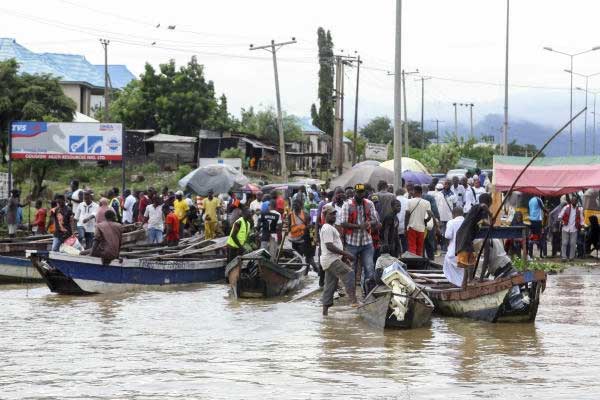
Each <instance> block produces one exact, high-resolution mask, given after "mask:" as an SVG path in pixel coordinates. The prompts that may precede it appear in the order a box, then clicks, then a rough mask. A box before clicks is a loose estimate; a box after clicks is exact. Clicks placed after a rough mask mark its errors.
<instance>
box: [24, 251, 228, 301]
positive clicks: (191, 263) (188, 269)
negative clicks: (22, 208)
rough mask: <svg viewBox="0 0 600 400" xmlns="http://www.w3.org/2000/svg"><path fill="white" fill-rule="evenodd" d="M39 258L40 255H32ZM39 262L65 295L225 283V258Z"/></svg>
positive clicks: (57, 256)
mask: <svg viewBox="0 0 600 400" xmlns="http://www.w3.org/2000/svg"><path fill="white" fill-rule="evenodd" d="M32 257H36V255H35V254H34V255H32ZM40 261H41V260H37V261H36V262H35V265H36V268H37V269H38V271H40V273H41V274H42V276H43V277H44V280H45V281H46V283H47V284H48V287H49V288H50V290H52V291H53V292H57V293H63V294H93V293H122V292H128V291H137V290H153V289H157V288H164V287H170V286H181V285H189V284H194V283H204V282H216V281H220V280H223V277H224V270H225V261H226V260H225V259H222V258H219V259H210V260H183V259H182V260H175V261H174V260H168V261H166V260H147V259H125V260H123V262H122V263H121V262H119V261H118V260H115V261H113V262H111V263H110V264H109V265H104V264H102V261H101V260H100V259H99V258H96V257H87V256H72V255H67V254H63V253H53V252H50V253H48V255H47V257H45V258H44V259H43V262H40Z"/></svg>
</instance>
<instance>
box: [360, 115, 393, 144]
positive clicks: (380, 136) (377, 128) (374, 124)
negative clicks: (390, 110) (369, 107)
mask: <svg viewBox="0 0 600 400" xmlns="http://www.w3.org/2000/svg"><path fill="white" fill-rule="evenodd" d="M360 134H361V135H362V136H363V137H364V138H365V139H366V140H367V141H368V142H370V143H390V142H391V141H392V140H393V139H394V128H393V127H392V121H391V120H390V119H389V118H388V117H385V116H382V117H375V118H373V119H372V120H371V121H369V123H368V124H367V125H365V126H364V127H363V128H362V129H361V130H360Z"/></svg>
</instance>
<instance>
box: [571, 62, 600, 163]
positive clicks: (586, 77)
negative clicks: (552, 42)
mask: <svg viewBox="0 0 600 400" xmlns="http://www.w3.org/2000/svg"><path fill="white" fill-rule="evenodd" d="M565 72H568V73H570V74H574V75H577V76H581V77H583V78H585V89H582V88H580V87H577V88H576V89H577V90H583V91H585V115H584V118H583V121H584V122H583V155H585V154H586V152H587V106H588V81H589V79H590V78H591V77H592V76H596V75H600V72H596V73H595V74H589V75H584V74H579V73H577V72H573V71H570V70H568V69H565Z"/></svg>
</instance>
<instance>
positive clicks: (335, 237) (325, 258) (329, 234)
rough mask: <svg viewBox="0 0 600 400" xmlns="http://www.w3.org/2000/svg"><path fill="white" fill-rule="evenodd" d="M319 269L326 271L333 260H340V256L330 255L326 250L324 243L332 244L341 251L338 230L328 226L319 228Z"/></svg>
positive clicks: (340, 239) (341, 245) (341, 246)
mask: <svg viewBox="0 0 600 400" xmlns="http://www.w3.org/2000/svg"><path fill="white" fill-rule="evenodd" d="M320 235H321V267H322V268H323V269H324V270H326V269H328V268H329V267H330V266H331V264H332V263H333V262H334V261H335V260H341V259H342V256H341V255H340V254H336V253H332V252H330V251H329V249H328V248H327V245H326V243H333V245H334V246H335V247H337V248H338V249H340V250H341V249H343V248H344V245H343V244H342V238H341V237H340V233H339V232H338V230H337V229H336V228H335V227H334V226H333V225H330V224H325V225H323V226H322V227H321V233H320Z"/></svg>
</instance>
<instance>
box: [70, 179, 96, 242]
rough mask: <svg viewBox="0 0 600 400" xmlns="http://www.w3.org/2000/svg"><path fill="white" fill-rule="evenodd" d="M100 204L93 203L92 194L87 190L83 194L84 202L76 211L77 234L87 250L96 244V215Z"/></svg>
mask: <svg viewBox="0 0 600 400" xmlns="http://www.w3.org/2000/svg"><path fill="white" fill-rule="evenodd" d="M98 207H99V206H98V204H97V203H95V202H94V201H92V192H90V191H89V190H86V191H85V192H83V201H82V202H81V203H79V205H78V206H77V209H76V210H75V221H77V233H78V234H79V241H80V242H82V243H81V244H83V245H84V247H85V248H86V249H89V248H91V247H92V243H93V242H94V232H95V231H96V213H97V212H98Z"/></svg>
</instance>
